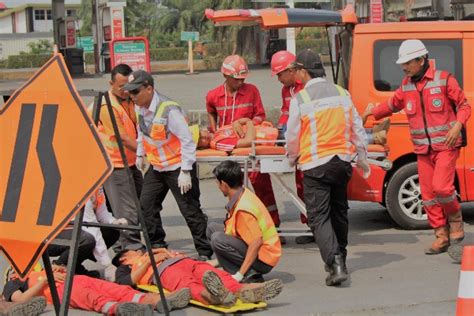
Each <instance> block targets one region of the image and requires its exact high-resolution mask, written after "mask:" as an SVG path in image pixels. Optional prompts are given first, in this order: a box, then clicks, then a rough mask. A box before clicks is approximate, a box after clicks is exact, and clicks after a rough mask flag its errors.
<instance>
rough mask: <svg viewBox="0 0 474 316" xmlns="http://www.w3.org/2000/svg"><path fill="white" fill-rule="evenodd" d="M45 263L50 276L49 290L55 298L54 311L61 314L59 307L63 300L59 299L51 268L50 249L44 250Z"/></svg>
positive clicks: (45, 268) (48, 276)
mask: <svg viewBox="0 0 474 316" xmlns="http://www.w3.org/2000/svg"><path fill="white" fill-rule="evenodd" d="M42 258H43V265H44V270H45V271H46V276H47V278H48V285H49V290H50V291H51V297H52V298H53V305H54V311H55V313H56V315H59V309H60V308H61V301H60V299H59V294H58V289H57V287H56V281H55V280H54V273H53V269H52V268H51V262H50V261H49V254H48V250H45V252H43V256H42Z"/></svg>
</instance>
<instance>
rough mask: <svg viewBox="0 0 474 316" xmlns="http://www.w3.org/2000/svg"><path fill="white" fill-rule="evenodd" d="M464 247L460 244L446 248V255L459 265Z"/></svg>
mask: <svg viewBox="0 0 474 316" xmlns="http://www.w3.org/2000/svg"><path fill="white" fill-rule="evenodd" d="M463 249H464V246H463V245H460V244H453V245H450V246H449V247H448V255H449V256H450V257H451V259H453V261H454V262H455V263H458V264H461V261H462V252H463Z"/></svg>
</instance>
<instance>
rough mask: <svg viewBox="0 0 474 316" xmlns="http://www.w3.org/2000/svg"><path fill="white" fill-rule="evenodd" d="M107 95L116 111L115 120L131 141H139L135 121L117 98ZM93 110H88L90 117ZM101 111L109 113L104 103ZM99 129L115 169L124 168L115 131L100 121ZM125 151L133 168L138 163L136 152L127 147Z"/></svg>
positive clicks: (90, 108)
mask: <svg viewBox="0 0 474 316" xmlns="http://www.w3.org/2000/svg"><path fill="white" fill-rule="evenodd" d="M107 93H109V96H110V102H111V104H112V108H113V109H114V113H115V119H116V120H117V123H120V124H121V125H122V126H123V128H124V130H125V133H126V134H127V135H128V136H129V137H130V138H131V139H137V129H136V126H135V123H134V121H133V119H132V118H131V117H130V115H129V113H127V111H125V109H124V108H123V106H122V105H121V104H120V103H119V102H118V101H117V98H116V97H115V96H113V95H112V94H111V93H110V92H107ZM92 109H93V106H92V105H91V106H90V107H89V109H88V110H89V114H90V115H92ZM100 110H101V111H107V113H108V110H107V105H106V104H105V103H103V104H102V106H101V109H100ZM132 115H134V113H133V112H132ZM97 128H98V131H99V136H100V139H101V141H102V144H104V147H105V149H106V151H107V153H108V154H109V156H110V159H111V160H112V163H113V165H114V167H116V168H123V167H124V163H123V160H122V156H121V155H120V150H119V147H118V143H117V139H116V137H115V132H114V130H113V129H111V130H108V129H106V128H105V127H104V126H103V125H102V123H101V122H100V121H99V124H98V126H97ZM124 150H125V156H126V157H127V162H128V165H129V166H133V165H134V164H135V161H136V154H135V151H132V150H130V149H128V148H127V147H124Z"/></svg>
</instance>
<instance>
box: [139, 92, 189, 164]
mask: <svg viewBox="0 0 474 316" xmlns="http://www.w3.org/2000/svg"><path fill="white" fill-rule="evenodd" d="M159 98H160V103H159V104H158V106H157V110H156V112H155V114H154V116H153V121H152V123H151V124H150V126H146V124H145V118H144V117H143V116H142V115H141V114H140V115H138V125H139V128H140V130H141V132H142V133H143V147H144V148H145V152H146V155H147V158H148V160H149V161H150V163H151V164H152V165H153V166H156V167H158V168H164V167H169V166H173V165H177V164H179V163H181V142H180V141H179V139H178V137H176V136H175V135H173V134H171V133H169V131H168V115H169V112H170V110H172V109H177V110H179V111H180V112H181V113H183V115H184V112H183V110H182V109H181V107H180V106H179V105H178V103H176V102H174V101H171V100H169V99H168V98H166V97H165V96H163V95H160V94H159ZM161 100H162V101H161Z"/></svg>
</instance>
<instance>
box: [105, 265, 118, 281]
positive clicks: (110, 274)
mask: <svg viewBox="0 0 474 316" xmlns="http://www.w3.org/2000/svg"><path fill="white" fill-rule="evenodd" d="M116 270H117V267H116V266H114V265H113V264H109V265H108V266H107V267H105V271H104V276H105V279H106V280H107V281H110V282H115V271H116Z"/></svg>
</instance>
